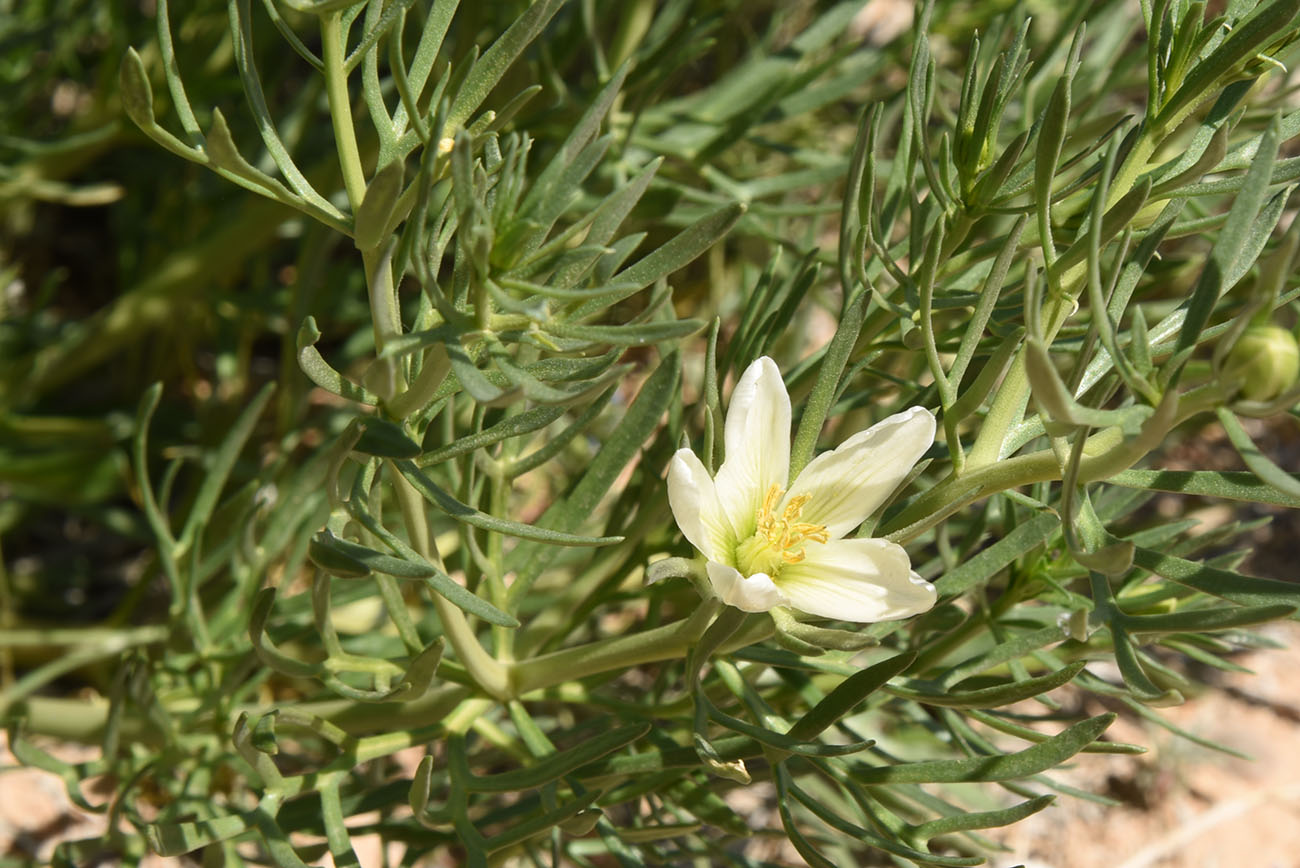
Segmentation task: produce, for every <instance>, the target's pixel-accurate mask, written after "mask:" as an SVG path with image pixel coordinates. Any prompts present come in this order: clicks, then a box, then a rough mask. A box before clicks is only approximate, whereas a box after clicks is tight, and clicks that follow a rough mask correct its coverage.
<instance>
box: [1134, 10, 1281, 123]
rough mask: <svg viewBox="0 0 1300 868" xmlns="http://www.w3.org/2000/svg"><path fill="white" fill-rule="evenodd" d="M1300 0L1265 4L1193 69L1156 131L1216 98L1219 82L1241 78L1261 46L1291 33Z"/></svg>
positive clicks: (1159, 115)
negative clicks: (1243, 65)
mask: <svg viewBox="0 0 1300 868" xmlns="http://www.w3.org/2000/svg"><path fill="white" fill-rule="evenodd" d="M1297 12H1300V0H1274V2H1272V3H1261V4H1260V5H1259V6H1258V7H1257V8H1256V9H1255V11H1254V12H1253V13H1252V14H1251V16H1250V17H1249V18H1248V19H1247V20H1245V21H1243V22H1241V24H1239V25H1238V26H1237V27H1236V28H1235V29H1234V30H1233V31H1232V33H1231V34H1229V36H1228V38H1227V39H1225V40H1223V42H1222V43H1220V44H1219V46H1218V47H1217V48H1216V49H1214V51H1213V52H1211V54H1210V56H1209V57H1205V58H1202V59H1201V60H1199V61H1198V62H1197V63H1196V65H1195V66H1194V67H1193V68H1192V70H1191V72H1190V73H1189V74H1188V76H1187V78H1185V79H1184V80H1183V83H1182V84H1181V85H1180V86H1179V88H1178V90H1177V91H1176V92H1175V93H1174V94H1173V95H1172V96H1171V97H1169V99H1168V100H1167V101H1166V102H1165V104H1164V106H1162V107H1161V109H1160V111H1159V113H1157V114H1156V117H1155V119H1154V121H1153V123H1152V126H1153V127H1154V128H1155V129H1162V128H1163V129H1171V128H1172V127H1173V126H1175V125H1176V124H1178V123H1179V122H1181V121H1182V119H1183V118H1184V117H1186V116H1187V113H1188V112H1190V111H1191V110H1192V109H1193V108H1194V107H1195V106H1196V105H1197V104H1199V103H1200V102H1201V101H1202V100H1204V99H1206V98H1208V97H1209V96H1211V95H1213V94H1214V93H1215V91H1216V88H1215V87H1214V85H1215V83H1216V82H1218V81H1219V80H1220V79H1222V78H1224V77H1226V76H1229V75H1240V72H1239V70H1238V66H1239V64H1241V63H1242V62H1243V61H1246V60H1248V59H1250V58H1251V57H1253V56H1254V55H1255V53H1256V52H1257V51H1259V50H1260V48H1261V47H1263V46H1265V45H1267V44H1268V43H1269V42H1271V41H1273V40H1276V39H1277V38H1278V36H1279V34H1283V33H1286V32H1287V29H1288V27H1289V26H1290V24H1291V21H1292V19H1293V18H1295V16H1296V13H1297Z"/></svg>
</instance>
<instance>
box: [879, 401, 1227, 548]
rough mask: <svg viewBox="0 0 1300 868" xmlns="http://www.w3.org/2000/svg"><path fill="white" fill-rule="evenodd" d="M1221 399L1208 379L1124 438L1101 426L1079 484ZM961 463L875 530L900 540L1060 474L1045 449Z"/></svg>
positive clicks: (1126, 464)
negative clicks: (959, 470)
mask: <svg viewBox="0 0 1300 868" xmlns="http://www.w3.org/2000/svg"><path fill="white" fill-rule="evenodd" d="M1223 400H1224V395H1223V392H1222V390H1221V389H1220V388H1219V386H1218V385H1217V384H1209V385H1206V386H1202V387H1200V388H1198V389H1194V390H1192V391H1190V392H1187V393H1185V394H1183V395H1181V396H1179V397H1178V398H1176V399H1173V398H1171V399H1169V400H1168V401H1167V402H1166V403H1165V404H1163V405H1162V406H1161V407H1160V408H1157V411H1156V413H1155V414H1154V415H1152V416H1151V417H1150V418H1149V419H1147V421H1146V422H1145V423H1143V426H1142V430H1141V432H1140V433H1139V434H1138V436H1136V437H1133V438H1130V439H1127V440H1126V439H1124V436H1123V433H1122V432H1121V431H1120V429H1118V428H1106V429H1105V430H1103V431H1100V432H1098V433H1096V434H1094V435H1093V436H1091V437H1089V438H1088V440H1087V441H1086V442H1085V443H1084V447H1083V459H1082V460H1081V461H1080V462H1079V476H1078V481H1079V483H1080V484H1085V483H1089V482H1099V481H1101V480H1103V479H1109V478H1110V477H1112V476H1114V475H1115V474H1116V473H1119V472H1120V471H1122V470H1127V469H1128V468H1130V467H1132V466H1133V465H1134V464H1136V463H1137V462H1138V461H1140V460H1141V459H1142V458H1143V457H1144V456H1145V455H1147V453H1149V452H1150V451H1151V450H1152V449H1154V448H1155V447H1156V446H1158V445H1159V444H1160V442H1161V441H1162V440H1163V439H1164V437H1165V435H1166V434H1168V433H1169V431H1170V430H1172V429H1173V428H1174V427H1175V426H1177V425H1179V424H1181V423H1182V422H1183V421H1184V420H1186V419H1189V418H1190V417H1192V416H1195V415H1196V414H1197V413H1203V412H1206V411H1208V410H1212V409H1214V408H1215V407H1217V406H1219V405H1220V404H1222V402H1223ZM967 466H968V468H969V469H968V472H967V473H964V474H962V475H961V476H949V477H948V478H947V479H945V480H944V481H943V482H940V483H939V484H938V485H936V486H935V487H934V488H931V489H930V490H929V491H927V492H925V493H924V494H922V495H921V496H920V497H918V498H917V499H916V500H915V501H913V502H912V503H911V505H909V506H908V507H907V509H905V510H903V512H902V513H900V514H899V515H897V516H895V517H894V518H893V519H892V520H891V521H890V522H889V523H888V524H887V525H885V526H884V527H882V528H881V529H880V535H883V536H885V537H886V538H888V539H890V540H892V541H894V542H898V543H902V542H906V541H907V540H910V539H913V538H915V537H916V536H918V535H920V534H922V533H924V532H925V531H926V530H929V529H930V528H931V527H934V526H935V525H936V524H938V523H939V522H941V521H943V519H945V518H947V517H948V516H950V515H952V514H953V513H955V512H957V511H958V510H960V509H962V508H964V507H965V506H966V505H967V504H970V503H973V502H974V501H976V500H979V499H981V498H984V497H988V496H989V495H991V494H996V493H997V492H999V491H1007V490H1009V489H1012V488H1019V487H1021V486H1024V485H1031V484H1033V483H1035V482H1048V481H1055V480H1059V479H1060V478H1061V465H1060V462H1059V461H1058V460H1057V456H1056V453H1055V452H1054V451H1053V450H1051V449H1043V450H1040V451H1038V452H1034V453H1031V454H1029V455H1018V456H1016V457H1014V458H1008V459H1006V460H1004V461H998V462H995V463H993V464H987V465H984V466H982V467H975V468H971V467H970V465H967Z"/></svg>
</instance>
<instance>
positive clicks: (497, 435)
mask: <svg viewBox="0 0 1300 868" xmlns="http://www.w3.org/2000/svg"><path fill="white" fill-rule="evenodd" d="M564 412H565V410H564V408H563V407H533V408H532V409H530V410H525V411H524V412H522V413H519V414H517V415H514V416H507V417H506V418H505V419H502V420H501V421H500V422H498V423H497V424H495V425H492V426H491V427H489V428H485V429H484V430H482V431H480V432H478V433H477V434H470V435H469V436H466V437H459V438H457V439H456V441H455V442H454V443H448V444H447V445H446V446H442V447H440V448H437V449H434V448H431V447H432V443H431V442H430V441H432V440H433V438H435V437H437V436H439V431H438V428H437V426H434V425H430V426H429V429H428V431H426V432H425V435H424V441H425V442H424V446H425V449H426V450H428V451H426V452H424V454H423V455H421V456H420V458H419V465H420V466H421V467H428V466H430V465H432V464H441V463H443V462H444V461H450V460H451V459H453V458H458V457H460V456H461V455H466V454H468V453H470V452H475V451H477V450H479V449H483V448H485V447H488V446H492V445H494V444H497V443H500V442H501V441H503V440H509V439H510V438H511V437H521V436H523V435H524V434H532V433H533V432H535V431H540V430H542V429H543V428H545V427H546V426H548V425H550V424H551V423H552V422H554V421H555V420H557V419H559V418H560V417H561V416H563V415H564ZM434 442H436V441H434ZM403 457H406V456H403Z"/></svg>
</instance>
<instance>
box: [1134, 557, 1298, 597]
mask: <svg viewBox="0 0 1300 868" xmlns="http://www.w3.org/2000/svg"><path fill="white" fill-rule="evenodd" d="M1133 563H1134V564H1135V565H1136V566H1139V567H1141V568H1142V569H1144V570H1150V571H1151V572H1153V573H1155V574H1156V575H1159V576H1164V577H1165V578H1166V579H1169V580H1170V581H1174V582H1177V583H1178V584H1180V585H1185V586H1187V587H1189V588H1193V589H1195V590H1197V591H1202V592H1204V593H1206V594H1210V595H1212V596H1215V597H1221V598H1223V599H1225V600H1230V601H1232V602H1234V603H1238V604H1240V605H1242V606H1293V607H1300V585H1296V584H1294V583H1292V582H1279V581H1277V580H1275V579H1259V578H1255V577H1254V576H1244V575H1242V574H1241V573H1234V572H1232V571H1230V570H1223V569H1219V568H1218V567H1211V566H1208V565H1206V564H1198V563H1196V562H1195V561H1188V560H1184V559H1183V558H1178V557H1174V556H1173V555H1167V554H1164V553H1162V552H1157V551H1152V550H1151V549H1148V548H1142V547H1138V548H1137V550H1136V551H1134V553H1133Z"/></svg>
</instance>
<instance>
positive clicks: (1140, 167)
mask: <svg viewBox="0 0 1300 868" xmlns="http://www.w3.org/2000/svg"><path fill="white" fill-rule="evenodd" d="M1154 151H1155V142H1154V141H1153V139H1152V137H1151V136H1150V135H1142V136H1139V137H1138V140H1137V142H1136V143H1135V144H1134V146H1133V150H1132V151H1130V152H1129V154H1128V156H1127V157H1126V158H1125V159H1124V163H1123V164H1122V165H1121V166H1120V167H1119V171H1118V172H1117V173H1116V174H1115V177H1114V179H1113V180H1112V181H1111V185H1110V190H1109V191H1108V193H1107V195H1106V207H1107V208H1110V207H1111V206H1112V205H1114V204H1115V203H1116V202H1118V201H1119V200H1120V199H1122V198H1123V197H1124V196H1125V195H1127V194H1128V192H1129V191H1130V190H1132V189H1133V185H1134V183H1136V181H1137V179H1138V176H1139V175H1141V174H1142V172H1143V171H1144V170H1145V169H1146V168H1147V160H1149V159H1150V158H1151V154H1152V153H1153V152H1154ZM1087 268H1088V265H1087V263H1086V262H1081V263H1079V264H1077V265H1075V266H1073V267H1072V268H1070V269H1069V270H1068V271H1066V273H1065V274H1064V275H1062V277H1061V284H1060V285H1061V292H1060V294H1059V295H1055V296H1054V297H1053V298H1052V300H1051V302H1050V306H1049V307H1048V309H1047V310H1046V311H1045V312H1044V313H1045V316H1044V324H1043V343H1044V345H1045V346H1051V344H1052V341H1054V340H1055V339H1056V335H1057V333H1058V332H1059V331H1060V330H1061V327H1062V326H1064V325H1065V322H1066V320H1068V319H1069V318H1070V316H1071V314H1072V313H1073V312H1074V307H1075V300H1076V298H1077V297H1078V295H1079V292H1080V291H1081V290H1082V289H1083V285H1084V279H1085V278H1086V277H1087ZM1097 315H1098V316H1103V315H1104V312H1102V311H1098V312H1097ZM1028 402H1029V376H1028V374H1027V373H1026V371H1025V351H1024V348H1023V347H1021V350H1020V353H1019V354H1018V355H1017V356H1016V359H1015V361H1014V362H1012V364H1011V369H1010V370H1008V371H1007V375H1006V377H1005V378H1004V379H1003V381H1002V385H1001V386H1000V387H999V388H998V392H997V395H996V396H995V397H994V399H993V402H992V404H990V406H989V412H988V415H987V416H986V417H985V419H984V424H983V425H982V426H981V427H980V433H979V435H978V436H977V437H976V438H975V443H974V445H973V446H972V447H971V451H970V454H969V455H968V456H967V457H966V470H967V471H971V472H973V471H976V470H978V469H983V468H985V467H987V466H989V465H994V464H995V463H996V462H998V461H999V460H1000V459H1001V457H1002V455H1001V452H1002V446H1003V444H1004V443H1005V442H1006V439H1007V435H1008V433H1009V432H1010V431H1011V429H1012V427H1014V426H1015V425H1017V424H1019V422H1020V418H1021V416H1022V415H1023V414H1024V412H1025V407H1026V406H1027V405H1028Z"/></svg>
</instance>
